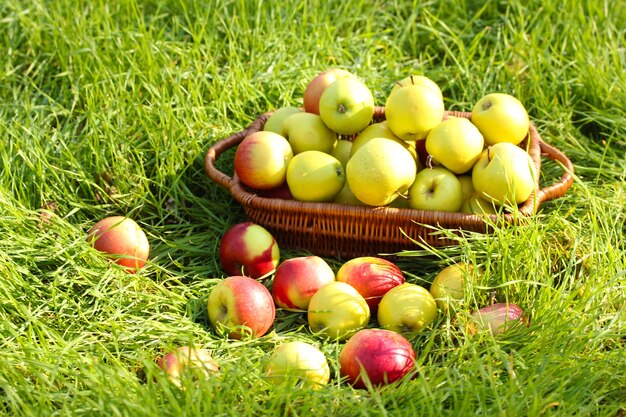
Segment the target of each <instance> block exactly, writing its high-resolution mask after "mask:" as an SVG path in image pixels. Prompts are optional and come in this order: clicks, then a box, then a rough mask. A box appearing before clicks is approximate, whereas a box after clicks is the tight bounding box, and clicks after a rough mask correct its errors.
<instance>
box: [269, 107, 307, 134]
mask: <svg viewBox="0 0 626 417" xmlns="http://www.w3.org/2000/svg"><path fill="white" fill-rule="evenodd" d="M301 111H302V109H299V108H297V107H292V106H285V107H281V108H279V109H277V110H276V111H274V113H272V114H271V115H270V117H268V119H267V120H266V121H265V125H263V130H265V131H267V132H274V133H278V134H279V135H281V136H284V135H285V134H284V132H283V122H284V121H285V119H286V118H287V117H289V116H291V115H292V114H294V113H299V112H301Z"/></svg>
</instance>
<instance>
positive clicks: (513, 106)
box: [471, 93, 530, 145]
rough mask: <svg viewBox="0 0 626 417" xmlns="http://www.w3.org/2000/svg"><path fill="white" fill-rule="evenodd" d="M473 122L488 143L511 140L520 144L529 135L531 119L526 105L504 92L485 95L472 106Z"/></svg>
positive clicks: (515, 143)
mask: <svg viewBox="0 0 626 417" xmlns="http://www.w3.org/2000/svg"><path fill="white" fill-rule="evenodd" d="M471 120H472V123H474V125H476V127H477V128H478V130H480V132H481V133H482V134H483V136H484V137H485V144H486V145H494V144H496V143H499V142H510V143H512V144H514V145H518V144H519V143H520V142H521V141H523V140H524V138H525V137H526V136H527V135H528V130H529V129H530V120H529V118H528V112H527V111H526V108H525V107H524V105H523V104H522V103H521V102H520V101H519V100H518V99H517V98H515V97H513V96H511V95H509V94H503V93H491V94H487V95H485V96H483V97H482V98H481V99H480V100H478V101H477V102H476V104H474V107H473V108H472V117H471Z"/></svg>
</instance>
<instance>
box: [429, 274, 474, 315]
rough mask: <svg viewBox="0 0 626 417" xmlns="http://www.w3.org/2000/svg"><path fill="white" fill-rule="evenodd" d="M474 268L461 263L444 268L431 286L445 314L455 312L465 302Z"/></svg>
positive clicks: (434, 296)
mask: <svg viewBox="0 0 626 417" xmlns="http://www.w3.org/2000/svg"><path fill="white" fill-rule="evenodd" d="M473 271H474V266H473V265H471V264H468V263H465V262H459V263H456V264H452V265H449V266H447V267H445V268H443V269H442V270H441V271H439V273H437V275H436V276H435V278H434V279H433V282H432V283H431V285H430V294H431V295H432V296H433V298H434V299H435V302H436V303H437V306H438V307H439V308H440V309H441V311H443V312H444V313H448V312H450V311H453V310H454V308H453V307H454V306H455V305H456V304H458V303H459V302H460V301H462V300H463V298H464V296H465V288H466V285H467V282H468V281H469V280H470V279H471V278H472V273H473Z"/></svg>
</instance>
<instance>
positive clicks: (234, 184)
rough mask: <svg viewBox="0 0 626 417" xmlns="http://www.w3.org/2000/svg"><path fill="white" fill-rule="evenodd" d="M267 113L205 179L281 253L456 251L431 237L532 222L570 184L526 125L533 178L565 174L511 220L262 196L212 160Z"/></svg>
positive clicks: (208, 166) (380, 111)
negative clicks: (552, 171)
mask: <svg viewBox="0 0 626 417" xmlns="http://www.w3.org/2000/svg"><path fill="white" fill-rule="evenodd" d="M271 114H272V112H268V113H265V114H263V115H261V116H259V117H257V118H256V119H255V120H254V121H253V122H252V123H251V124H250V125H249V126H248V127H247V128H246V129H244V130H242V131H240V132H237V133H235V134H233V135H231V136H229V137H227V138H225V139H223V140H221V141H218V142H216V143H215V144H214V145H213V146H211V147H210V148H209V150H208V151H207V153H206V156H205V171H206V173H207V175H208V176H209V177H210V178H211V180H213V181H214V182H216V183H217V184H220V185H221V186H223V187H225V188H227V189H228V190H229V191H230V193H231V195H232V196H233V198H234V199H235V200H236V201H238V202H239V203H240V204H241V205H242V206H243V208H244V211H245V213H246V216H247V217H248V218H249V219H250V221H253V222H255V223H257V224H260V225H262V226H263V227H265V228H266V229H268V230H269V231H270V232H271V233H272V234H273V235H274V237H275V238H276V240H277V242H278V244H279V246H280V247H281V248H290V249H299V250H305V251H309V252H311V253H314V254H316V255H319V256H336V257H340V258H344V259H349V258H354V257H358V256H367V255H371V256H373V255H383V254H396V253H398V252H401V251H403V250H407V249H415V248H416V244H415V242H414V241H418V242H421V243H424V244H428V245H431V246H449V245H455V244H456V243H457V241H456V240H455V239H450V238H449V237H445V236H444V235H442V234H441V233H436V232H437V230H438V229H439V228H444V229H448V230H451V231H453V232H454V233H461V231H471V232H478V233H489V231H490V230H491V228H492V227H493V225H501V226H506V225H510V224H513V223H519V222H520V221H521V220H523V218H524V217H528V216H532V215H534V214H535V213H536V212H537V210H538V209H539V206H540V204H541V203H542V202H546V201H549V200H552V199H555V198H559V197H561V196H563V195H564V194H565V192H566V191H567V190H568V189H569V187H570V186H571V185H572V182H573V177H572V174H573V171H574V168H573V165H572V162H571V161H570V160H569V159H568V158H567V156H566V155H565V154H563V153H562V152H561V151H559V150H558V149H556V148H554V147H553V146H550V145H548V144H547V143H545V142H544V141H543V140H542V139H541V137H540V135H539V132H538V131H537V129H536V128H535V126H534V125H533V124H532V123H531V126H530V131H529V135H528V137H527V138H526V139H525V140H524V141H523V142H522V143H521V144H520V146H522V147H524V148H525V149H527V151H528V153H529V154H530V156H531V158H532V160H533V162H534V164H535V168H536V170H535V172H536V173H539V172H540V170H541V161H542V157H547V158H549V159H551V160H555V161H558V162H560V163H561V164H562V166H563V169H564V173H563V175H562V176H561V178H560V179H559V180H558V181H557V182H555V183H553V184H551V185H548V186H546V187H544V188H540V187H539V177H540V175H536V178H537V180H536V188H535V192H534V193H533V195H531V196H530V198H529V199H528V200H526V201H525V202H523V203H521V204H520V205H519V206H518V210H516V211H515V212H512V213H502V214H498V215H493V214H490V215H476V214H465V213H450V212H442V211H426V210H414V209H405V208H392V207H365V206H350V205H344V204H335V203H312V202H302V201H296V200H284V199H279V198H267V197H262V196H259V195H257V194H256V193H255V192H254V191H252V190H250V189H248V188H246V187H245V186H244V185H243V184H242V183H241V182H240V181H239V179H238V178H237V176H236V175H233V176H232V177H231V176H229V175H227V174H225V173H223V172H221V171H220V170H219V169H217V168H216V166H215V161H216V160H217V158H218V157H219V156H220V155H221V154H222V153H224V152H226V151H227V150H228V149H231V148H234V147H236V146H237V145H238V144H239V143H240V142H241V141H242V140H243V139H244V138H245V137H246V136H248V135H249V134H251V133H253V132H256V131H259V130H262V129H263V126H264V125H265V122H266V121H267V119H268V118H269V116H270V115H271ZM446 115H447V116H456V117H466V118H470V116H471V113H469V112H458V111H448V112H446ZM384 118H385V116H384V108H383V107H377V108H376V112H375V115H374V121H375V122H377V121H382V120H384Z"/></svg>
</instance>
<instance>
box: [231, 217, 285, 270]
mask: <svg viewBox="0 0 626 417" xmlns="http://www.w3.org/2000/svg"><path fill="white" fill-rule="evenodd" d="M219 258H220V263H221V265H222V268H223V269H224V271H225V272H226V273H227V274H228V275H246V276H249V277H252V278H262V277H265V276H267V275H269V274H271V273H272V272H274V271H275V270H276V267H277V266H278V263H279V262H280V250H279V248H278V243H276V239H274V236H273V235H272V234H271V233H270V232H268V231H267V229H265V228H264V227H263V226H261V225H258V224H256V223H252V222H242V223H237V224H235V225H234V226H231V227H230V228H229V229H228V230H227V231H226V233H224V235H223V236H222V239H221V240H220V249H219Z"/></svg>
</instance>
